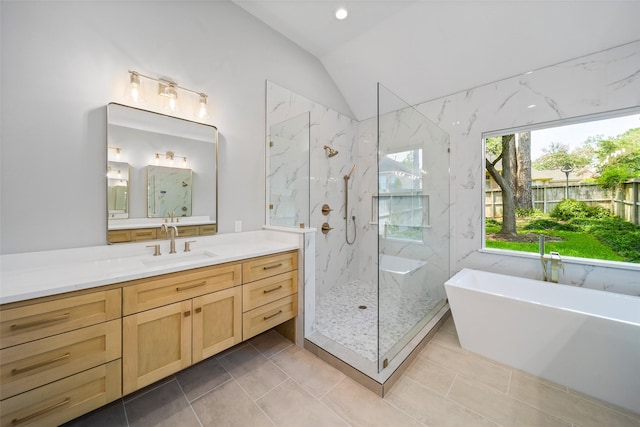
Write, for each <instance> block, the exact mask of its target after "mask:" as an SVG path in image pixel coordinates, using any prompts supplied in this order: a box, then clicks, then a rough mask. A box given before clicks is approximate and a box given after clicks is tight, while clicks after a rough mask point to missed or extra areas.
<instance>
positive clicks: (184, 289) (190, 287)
mask: <svg viewBox="0 0 640 427" xmlns="http://www.w3.org/2000/svg"><path fill="white" fill-rule="evenodd" d="M206 284H207V282H206V281H202V282H200V283H194V284H193V285H187V286H182V287H177V288H176V291H178V292H180V291H186V290H187V289H193V288H198V287H200V286H204V285H206Z"/></svg>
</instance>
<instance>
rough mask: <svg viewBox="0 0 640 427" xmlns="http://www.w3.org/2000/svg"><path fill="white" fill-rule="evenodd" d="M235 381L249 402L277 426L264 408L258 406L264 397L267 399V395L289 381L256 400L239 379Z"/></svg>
mask: <svg viewBox="0 0 640 427" xmlns="http://www.w3.org/2000/svg"><path fill="white" fill-rule="evenodd" d="M233 381H234V382H235V383H236V385H237V386H238V387H240V390H242V392H243V393H244V394H245V395H246V396H247V397H248V398H249V400H251V403H253V404H254V405H255V407H257V408H258V409H259V410H260V412H262V413H263V414H264V416H265V417H267V419H268V420H269V421H270V422H271V424H273V425H274V426H277V424H276V423H275V421H273V420H272V419H271V417H270V416H269V415H268V414H267V413H266V412H265V411H264V409H262V407H261V406H260V405H259V404H258V400H260V399H262V398H263V397H265V396H266V395H267V394H269V393H270V392H271V391H273V390H274V389H275V388H277V387H279V386H280V385H281V384H283V383H284V382H286V381H287V380H284V381H283V382H282V383H280V384H278V385H277V386H276V387H274V388H273V389H271V390H269V391H268V392H267V393H265V394H263V395H262V396H260V397H259V398H258V399H254V398H253V397H251V395H250V394H249V392H248V391H247V390H246V389H245V388H244V387H243V386H242V384H240V382H239V381H238V380H237V379H235V378H234V379H233Z"/></svg>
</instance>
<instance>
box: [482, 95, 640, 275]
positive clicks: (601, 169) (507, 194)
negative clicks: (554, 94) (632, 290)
mask: <svg viewBox="0 0 640 427" xmlns="http://www.w3.org/2000/svg"><path fill="white" fill-rule="evenodd" d="M484 144H485V165H486V175H487V180H486V183H485V211H484V215H485V247H486V248H495V249H507V250H513V251H521V252H533V253H538V251H539V243H538V242H539V236H540V235H544V236H545V241H546V244H545V249H546V252H547V253H548V252H551V251H555V252H559V253H560V254H561V255H565V256H572V257H579V258H590V259H602V260H609V261H623V262H633V263H640V109H638V108H636V109H634V110H631V111H630V110H626V111H624V112H617V113H611V114H609V115H608V116H603V115H597V116H593V117H587V118H580V119H579V120H572V121H570V122H568V121H564V122H557V123H550V124H549V123H547V124H545V126H544V127H542V126H532V127H529V128H518V129H513V130H509V131H501V132H499V133H488V134H485V136H484Z"/></svg>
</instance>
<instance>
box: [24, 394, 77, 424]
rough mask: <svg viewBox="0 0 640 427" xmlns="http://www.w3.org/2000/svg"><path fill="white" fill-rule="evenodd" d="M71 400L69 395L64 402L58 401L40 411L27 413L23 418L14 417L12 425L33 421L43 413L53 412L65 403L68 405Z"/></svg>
mask: <svg viewBox="0 0 640 427" xmlns="http://www.w3.org/2000/svg"><path fill="white" fill-rule="evenodd" d="M69 402H71V398H69V397H67V398H65V399H64V400H63V401H62V402H58V403H54V404H53V405H51V406H48V407H46V408H43V409H40V410H39V411H36V412H34V413H33V414H31V415H27V416H26V417H22V418H14V419H12V420H11V425H12V426H17V425H18V424H22V423H26V422H27V421H31V420H32V419H34V418H37V417H39V416H41V415H44V414H46V413H47V412H51V411H53V410H54V409H58V408H60V407H62V406H64V405H68V404H69Z"/></svg>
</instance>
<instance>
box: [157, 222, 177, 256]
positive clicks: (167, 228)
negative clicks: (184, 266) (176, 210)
mask: <svg viewBox="0 0 640 427" xmlns="http://www.w3.org/2000/svg"><path fill="white" fill-rule="evenodd" d="M160 231H164V235H165V238H166V237H169V238H170V239H171V246H170V248H169V253H170V254H175V253H176V236H177V235H178V227H177V226H175V225H167V224H162V226H160Z"/></svg>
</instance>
